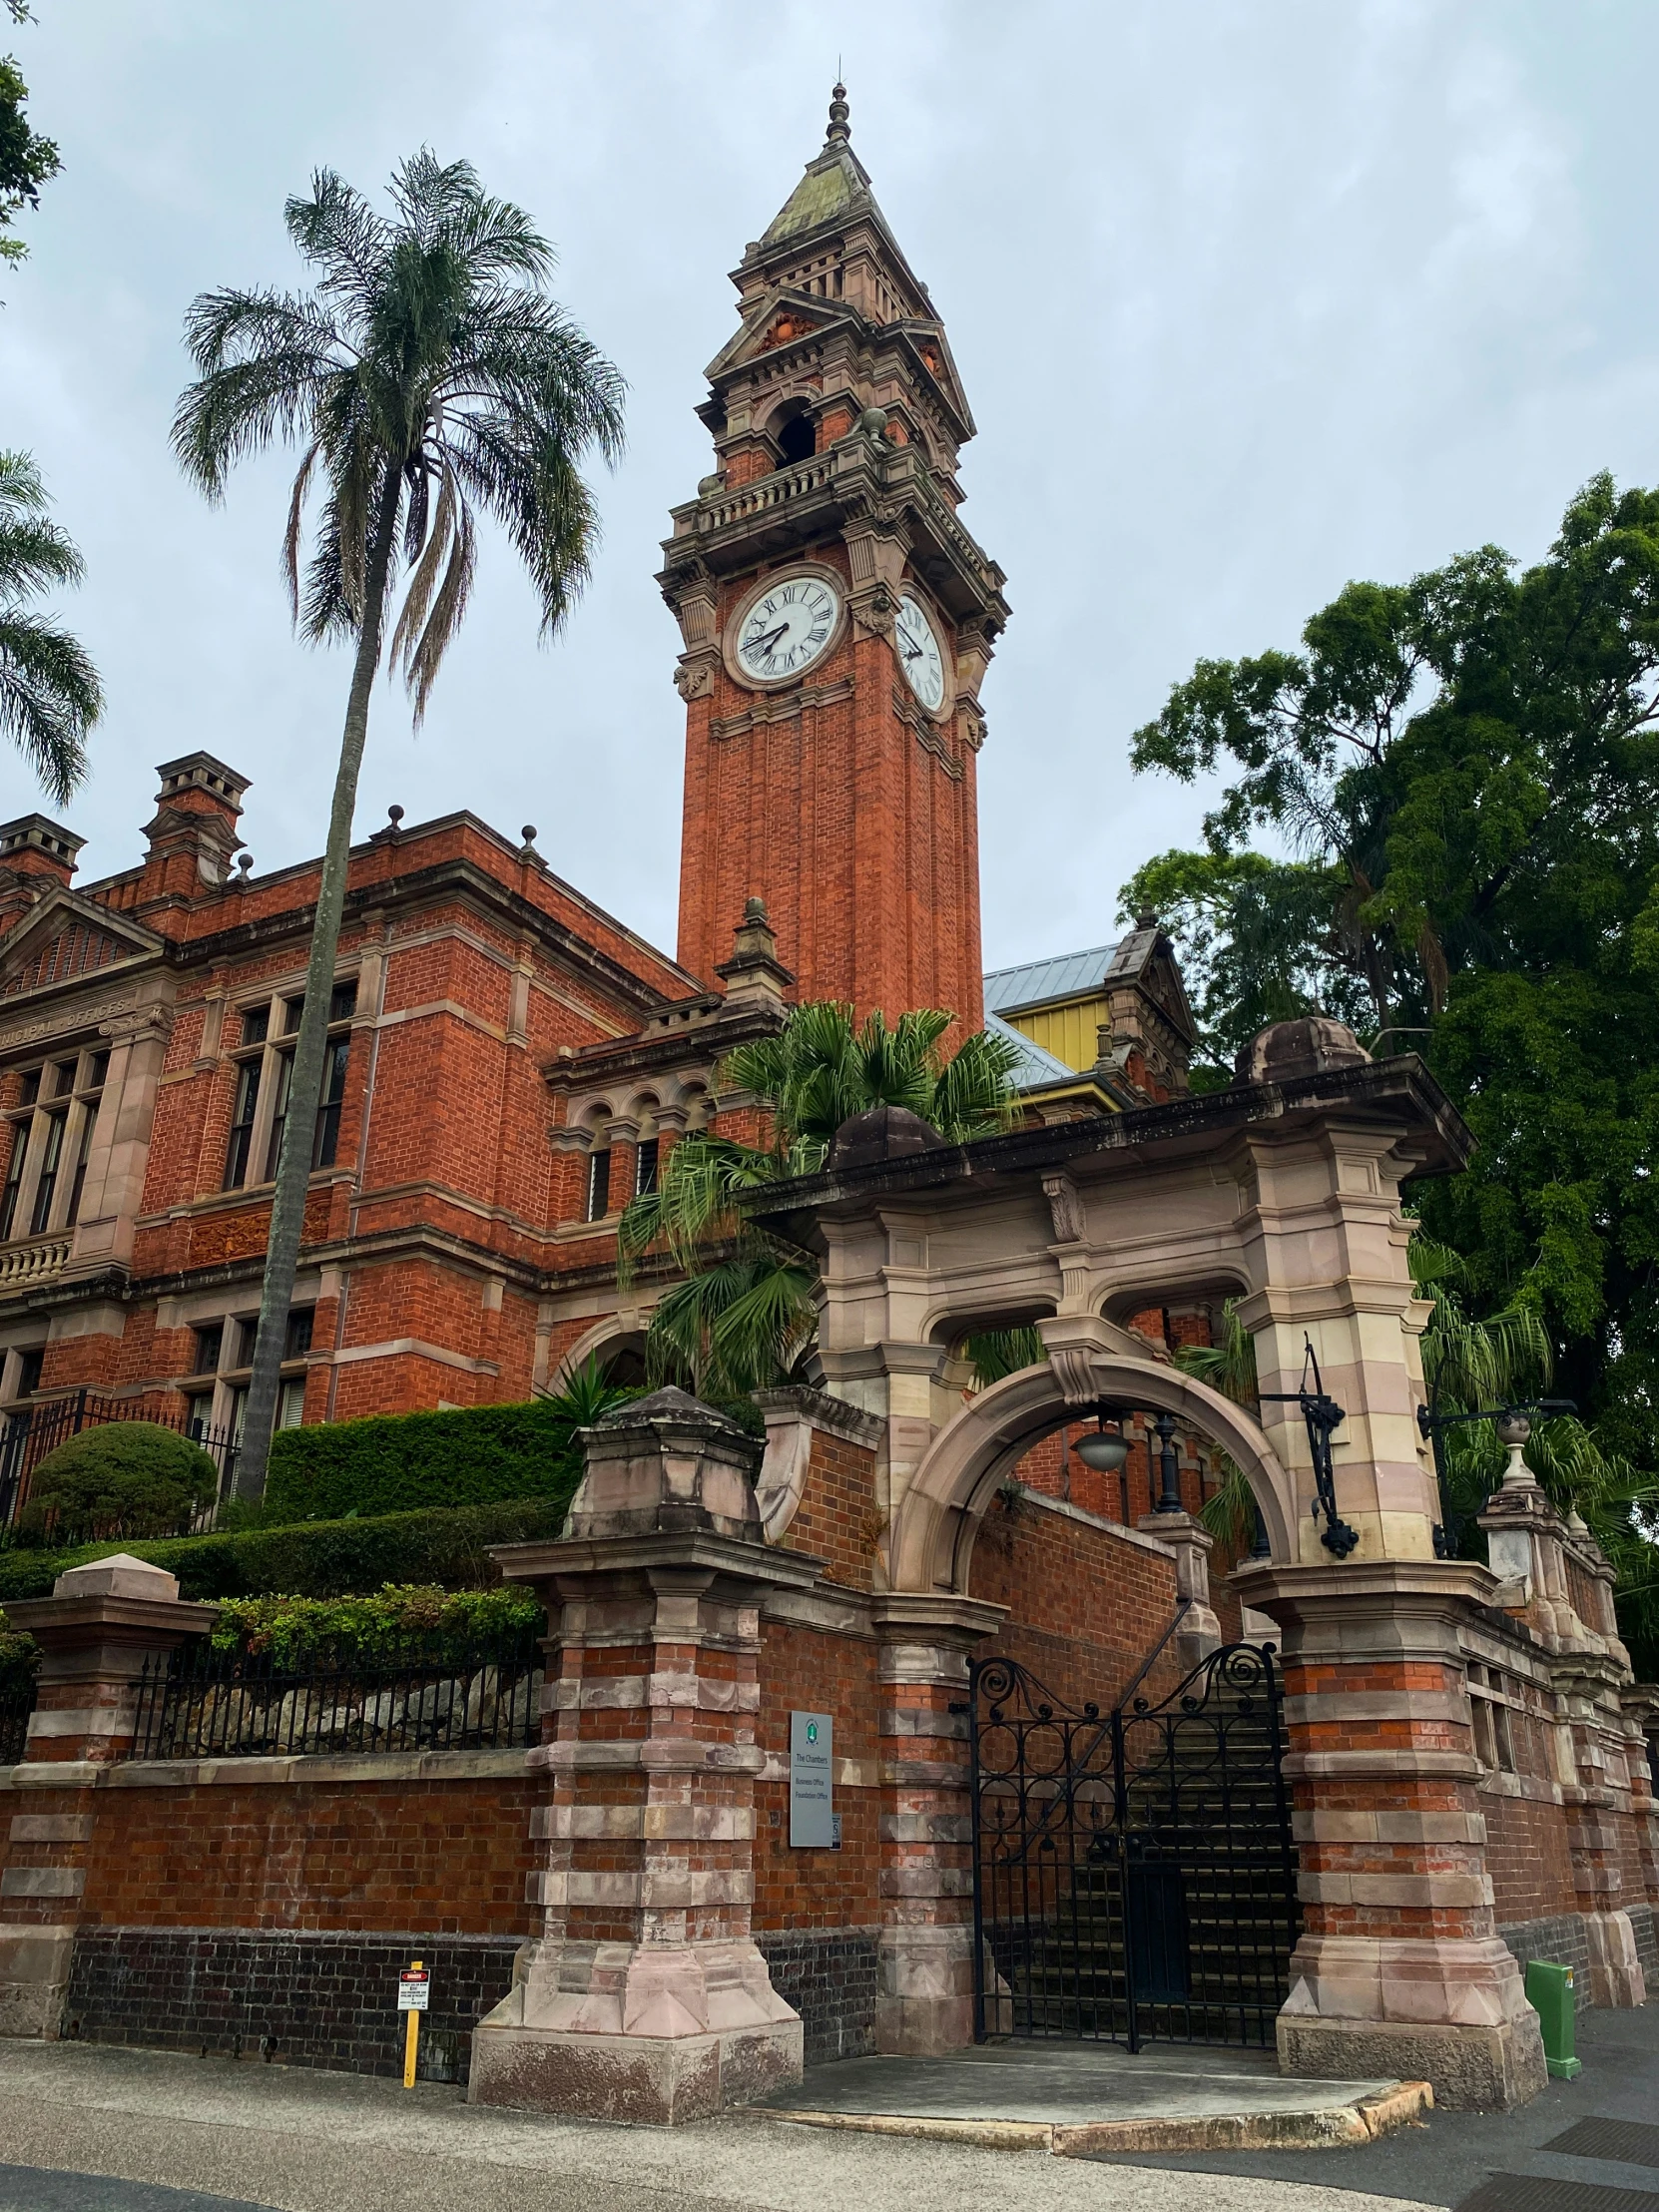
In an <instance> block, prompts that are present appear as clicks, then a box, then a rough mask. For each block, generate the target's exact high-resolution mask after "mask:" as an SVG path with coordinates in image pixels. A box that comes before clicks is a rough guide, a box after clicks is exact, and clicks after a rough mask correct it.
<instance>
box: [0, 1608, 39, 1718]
mask: <svg viewBox="0 0 1659 2212" xmlns="http://www.w3.org/2000/svg"><path fill="white" fill-rule="evenodd" d="M39 1665H40V1646H39V1644H37V1643H36V1642H35V1639H34V1638H33V1637H32V1636H26V1635H24V1633H23V1631H22V1630H21V1629H20V1628H11V1627H8V1626H7V1623H6V1616H5V1614H4V1613H0V1703H3V1702H4V1701H5V1700H6V1698H7V1697H8V1696H21V1695H22V1694H23V1692H24V1691H25V1690H26V1689H27V1688H28V1686H29V1684H30V1683H31V1682H33V1680H34V1678H35V1669H36V1668H37V1667H38V1666H39Z"/></svg>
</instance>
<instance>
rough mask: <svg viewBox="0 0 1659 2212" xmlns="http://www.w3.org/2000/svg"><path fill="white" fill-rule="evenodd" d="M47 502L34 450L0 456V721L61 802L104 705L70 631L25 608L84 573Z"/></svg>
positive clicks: (83, 768) (81, 774)
mask: <svg viewBox="0 0 1659 2212" xmlns="http://www.w3.org/2000/svg"><path fill="white" fill-rule="evenodd" d="M46 507H47V497H46V487H45V485H44V484H43V483H42V482H41V480H40V470H39V469H38V468H37V467H36V466H35V463H34V460H33V459H32V457H31V456H30V455H29V454H27V453H0V728H3V729H4V730H5V732H6V735H7V736H8V737H9V738H10V739H11V741H12V743H13V744H14V745H15V746H16V747H17V749H18V751H19V752H20V753H21V754H22V755H23V756H24V758H25V759H26V760H27V761H28V763H29V765H30V767H31V768H32V769H33V770H34V772H35V774H36V775H37V776H38V777H39V778H40V781H41V783H42V784H43V785H44V786H45V787H46V791H47V795H48V797H49V798H50V799H51V801H52V803H53V805H54V806H57V807H62V806H64V805H66V804H67V803H68V801H69V799H70V797H71V795H72V794H73V792H74V791H75V789H76V787H77V785H79V784H82V783H84V782H85V780H86V773H87V745H86V739H87V732H88V731H89V730H90V729H91V728H92V725H93V724H94V723H95V722H96V721H97V720H98V718H99V716H100V715H101V714H102V713H103V711H104V692H103V687H102V686H101V685H100V683H99V681H98V671H97V670H96V669H95V668H94V667H93V665H92V663H91V661H90V660H89V659H88V658H87V656H86V653H85V652H84V651H83V649H82V648H81V646H80V645H79V644H78V643H77V642H76V640H75V639H74V638H72V637H71V636H70V635H69V633H68V631H67V630H62V629H60V628H59V627H58V625H57V624H56V623H55V622H53V621H51V620H50V619H49V618H48V617H46V616H43V615H38V614H31V613H30V612H29V603H30V601H31V600H33V599H35V598H37V597H38V596H39V595H40V593H41V592H42V591H44V590H46V589H47V587H48V586H49V585H52V584H78V583H79V582H80V581H81V578H82V577H83V576H84V575H85V573H86V564H85V562H84V561H83V560H82V559H81V556H80V554H79V552H78V551H77V550H76V547H75V544H74V541H73V540H72V539H71V538H70V537H69V535H68V533H67V532H66V531H63V530H60V529H59V528H58V526H57V524H56V523H55V522H48V521H47V519H46Z"/></svg>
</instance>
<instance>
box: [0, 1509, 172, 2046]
mask: <svg viewBox="0 0 1659 2212" xmlns="http://www.w3.org/2000/svg"><path fill="white" fill-rule="evenodd" d="M6 1610H7V1615H8V1618H9V1619H10V1621H11V1623H12V1625H13V1626H14V1627H17V1628H20V1629H23V1630H24V1631H26V1632H27V1633H28V1634H29V1635H31V1636H33V1637H34V1639H35V1641H36V1642H37V1643H38V1644H39V1645H40V1647H41V1652H42V1658H41V1667H40V1683H39V1690H38V1693H37V1698H36V1704H35V1710H34V1712H33V1714H32V1715H31V1716H30V1720H29V1736H28V1745H27V1749H26V1750H25V1753H24V1764H23V1766H22V1767H21V1768H19V1769H17V1770H16V1773H17V1776H18V1778H19V1779H20V1780H21V1781H22V1782H23V1783H24V1784H25V1785H26V1787H27V1794H28V1795H29V1797H30V1799H31V1800H32V1802H34V1803H36V1804H39V1805H40V1807H41V1809H40V1810H23V1811H18V1812H15V1813H13V1814H11V1815H10V1816H9V1834H8V1837H7V1847H8V1848H7V1852H6V1864H5V1871H4V1873H3V1874H0V2035H44V2036H52V2035H55V2034H56V2033H57V2031H58V2022H59V2019H60V2016H61V2014H62V2011H63V2002H64V1997H65V1994H66V1992H67V1990H68V1986H69V1968H70V1960H71V1954H72V1952H73V1950H74V1944H75V1929H76V1926H77V1924H78V1922H79V1920H80V1912H81V1899H82V1897H83V1896H84V1895H85V1892H86V1886H87V1869H88V1863H89V1860H90V1856H91V1851H92V1838H93V1813H92V1808H93V1802H94V1801H93V1796H92V1792H91V1789H90V1788H89V1787H87V1785H89V1784H90V1783H92V1782H93V1781H94V1780H95V1778H96V1774H97V1770H98V1769H99V1768H101V1767H105V1766H108V1765H109V1764H110V1763H111V1762H112V1761H114V1760H117V1759H121V1758H124V1757H125V1756H126V1755H127V1753H128V1752H129V1751H130V1750H131V1748H132V1743H133V1736H134V1730H135V1726H136V1717H135V1716H136V1709H137V1703H138V1685H139V1679H140V1677H141V1675H142V1674H143V1671H144V1667H145V1663H146V1661H148V1660H150V1659H152V1658H157V1657H163V1656H165V1655H166V1654H167V1653H168V1652H170V1651H172V1650H174V1649H175V1648H176V1646H178V1645H179V1644H181V1643H182V1642H183V1641H184V1640H185V1638H186V1637H187V1636H192V1635H199V1634H202V1633H204V1632H205V1631H206V1630H207V1628H208V1627H209V1626H211V1624H212V1621H213V1618H214V1609H213V1607H212V1606H211V1605H189V1604H181V1603H180V1602H179V1584H178V1580H177V1578H176V1577H175V1576H173V1575H171V1574H166V1573H164V1572H163V1571H162V1569H161V1568H160V1567H153V1566H150V1565H149V1564H148V1563H147V1562H146V1561H145V1560H142V1559H133V1558H130V1557H128V1556H127V1554H126V1553H124V1552H123V1553H118V1554H117V1555H116V1556H115V1557H114V1558H110V1559H100V1560H97V1561H95V1562H94V1563H93V1564H92V1565H91V1566H86V1567H74V1568H71V1569H70V1571H69V1572H68V1573H67V1574H60V1575H59V1577H58V1579H57V1581H56V1582H55V1583H54V1584H53V1585H52V1595H51V1596H50V1597H49V1598H34V1599H30V1600H27V1601H21V1602H19V1601H14V1602H13V1603H11V1604H10V1605H8V1607H7V1609H6ZM36 1787H38V1790H39V1792H40V1796H39V1798H38V1799H37V1798H35V1796H34V1791H35V1788H36ZM19 1794H20V1795H21V1794H23V1793H19Z"/></svg>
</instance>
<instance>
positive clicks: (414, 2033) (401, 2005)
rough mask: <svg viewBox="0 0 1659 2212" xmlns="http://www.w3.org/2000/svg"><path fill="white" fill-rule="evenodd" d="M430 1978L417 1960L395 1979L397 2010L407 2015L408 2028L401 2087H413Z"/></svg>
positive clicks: (404, 2042)
mask: <svg viewBox="0 0 1659 2212" xmlns="http://www.w3.org/2000/svg"><path fill="white" fill-rule="evenodd" d="M431 1985H432V1984H431V1976H430V1974H428V1973H427V1971H426V1968H425V1967H424V1966H423V1965H422V1964H421V1962H420V1960H419V1959H418V1958H414V1959H411V1960H410V1962H409V1965H408V1967H407V1968H406V1969H405V1971H404V1972H403V1973H401V1974H399V1975H398V1978H397V2009H398V2010H399V2011H400V2012H405V2013H407V2015H408V2021H409V2024H408V2026H407V2027H406V2028H405V2029H404V2031H403V2086H404V2088H405V2089H412V2088H413V2087H414V2079H415V2060H416V2058H417V2057H418V2056H419V2053H420V2015H421V2013H422V2012H424V2011H425V2009H426V1998H427V1994H428V1992H429V1990H430V1988H431Z"/></svg>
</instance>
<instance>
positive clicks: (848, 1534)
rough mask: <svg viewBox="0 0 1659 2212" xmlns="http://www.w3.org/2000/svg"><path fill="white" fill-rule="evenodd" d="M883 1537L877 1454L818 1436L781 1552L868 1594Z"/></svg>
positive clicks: (824, 1434)
mask: <svg viewBox="0 0 1659 2212" xmlns="http://www.w3.org/2000/svg"><path fill="white" fill-rule="evenodd" d="M880 1533H881V1523H880V1519H879V1517H878V1515H877V1513H876V1510H875V1454H874V1452H873V1451H867V1450H865V1448H864V1447H863V1445H862V1444H854V1443H848V1442H847V1441H846V1440H845V1439H844V1438H843V1437H840V1436H832V1435H830V1433H829V1432H828V1431H827V1430H826V1429H822V1428H816V1429H814V1431H813V1456H812V1460H811V1463H810V1465H809V1467H808V1470H807V1481H806V1485H805V1487H804V1488H803V1490H802V1493H801V1503H800V1505H799V1507H798V1508H797V1511H796V1516H795V1518H794V1520H793V1521H791V1523H790V1525H789V1527H788V1528H787V1529H786V1530H785V1532H784V1535H783V1538H782V1540H781V1543H780V1549H782V1550H785V1551H802V1552H805V1553H806V1554H807V1556H808V1557H809V1558H812V1559H822V1560H824V1561H825V1562H826V1566H825V1580H826V1581H827V1582H840V1583H844V1584H845V1585H846V1586H847V1587H848V1588H849V1589H853V1590H867V1589H869V1588H870V1586H871V1580H872V1576H873V1572H874V1563H875V1551H876V1544H877V1540H878V1538H879V1536H880Z"/></svg>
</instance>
